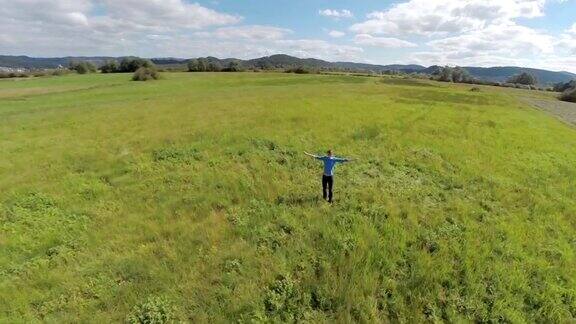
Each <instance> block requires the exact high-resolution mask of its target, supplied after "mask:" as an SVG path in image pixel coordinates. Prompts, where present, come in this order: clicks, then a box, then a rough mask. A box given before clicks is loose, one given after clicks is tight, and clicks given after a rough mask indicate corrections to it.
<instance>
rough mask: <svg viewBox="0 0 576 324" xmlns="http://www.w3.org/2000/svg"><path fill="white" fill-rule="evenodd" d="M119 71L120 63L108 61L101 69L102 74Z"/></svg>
mask: <svg viewBox="0 0 576 324" xmlns="http://www.w3.org/2000/svg"><path fill="white" fill-rule="evenodd" d="M119 69H120V66H119V65H118V62H116V61H115V60H110V61H107V62H105V63H104V65H102V66H101V67H100V71H101V72H102V73H116V72H118V70H119Z"/></svg>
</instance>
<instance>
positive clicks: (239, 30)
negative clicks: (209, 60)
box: [196, 25, 292, 41]
mask: <svg viewBox="0 0 576 324" xmlns="http://www.w3.org/2000/svg"><path fill="white" fill-rule="evenodd" d="M291 33H292V31H291V30H290V29H286V28H278V27H273V26H261V25H251V26H236V27H221V28H218V29H216V30H214V31H212V32H199V33H196V35H197V36H201V37H214V38H218V39H243V40H256V41H261V40H271V39H281V38H284V37H285V36H286V35H288V34H291Z"/></svg>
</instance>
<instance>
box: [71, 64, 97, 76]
mask: <svg viewBox="0 0 576 324" xmlns="http://www.w3.org/2000/svg"><path fill="white" fill-rule="evenodd" d="M70 70H73V71H76V72H77V73H78V74H87V73H94V72H96V71H97V69H96V66H95V65H94V64H92V63H91V62H87V61H84V62H70Z"/></svg>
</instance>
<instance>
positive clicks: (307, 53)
mask: <svg viewBox="0 0 576 324" xmlns="http://www.w3.org/2000/svg"><path fill="white" fill-rule="evenodd" d="M276 46H277V47H278V48H280V49H282V50H283V51H285V53H288V54H291V55H294V56H298V57H314V56H315V55H316V56H318V55H319V57H323V58H325V59H328V60H354V59H360V54H362V53H363V52H364V50H363V49H362V48H361V47H356V46H349V45H338V44H332V43H330V42H327V41H323V40H315V39H299V40H279V41H277V42H276Z"/></svg>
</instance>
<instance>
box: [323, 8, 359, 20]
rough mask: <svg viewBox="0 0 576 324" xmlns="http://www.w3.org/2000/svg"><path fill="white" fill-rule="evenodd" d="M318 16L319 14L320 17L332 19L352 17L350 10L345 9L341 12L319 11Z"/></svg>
mask: <svg viewBox="0 0 576 324" xmlns="http://www.w3.org/2000/svg"><path fill="white" fill-rule="evenodd" d="M318 14H320V16H324V17H331V18H334V19H340V18H352V17H354V15H353V14H352V12H351V11H350V10H346V9H343V10H336V9H324V10H319V11H318Z"/></svg>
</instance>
